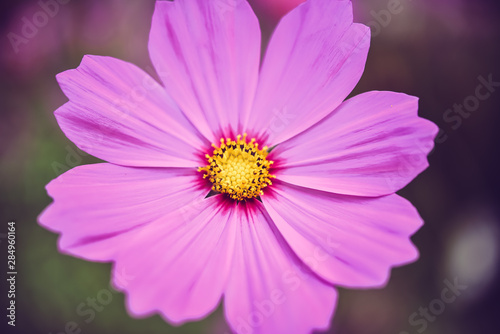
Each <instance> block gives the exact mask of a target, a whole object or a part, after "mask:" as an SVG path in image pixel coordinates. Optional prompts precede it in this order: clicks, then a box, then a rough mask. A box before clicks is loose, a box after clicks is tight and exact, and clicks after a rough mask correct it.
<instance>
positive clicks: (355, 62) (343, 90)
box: [244, 0, 370, 145]
mask: <svg viewBox="0 0 500 334" xmlns="http://www.w3.org/2000/svg"><path fill="white" fill-rule="evenodd" d="M369 44H370V30H369V28H368V27H366V26H363V25H359V24H353V19H352V5H351V2H350V1H333V0H332V1H307V2H306V3H304V4H302V5H300V6H298V7H297V8H295V9H294V10H292V11H291V12H290V13H288V14H287V15H286V16H285V17H284V18H283V19H282V21H281V22H280V23H279V25H278V27H277V28H276V31H275V32H274V35H273V37H272V39H271V41H270V44H269V47H268V50H267V52H266V56H265V60H264V63H263V65H262V69H261V75H260V79H259V85H258V89H257V95H256V100H255V104H254V107H253V109H252V113H251V114H246V117H245V123H244V124H245V125H246V126H245V128H247V129H249V132H250V133H253V132H255V133H258V134H260V135H261V136H263V137H266V136H267V137H268V142H267V144H268V145H275V144H279V143H280V142H282V141H284V140H286V139H288V138H290V137H292V136H294V135H296V134H297V133H300V132H301V131H303V130H305V129H307V128H308V127H310V126H311V125H313V124H314V123H316V122H318V121H319V120H321V119H322V118H323V117H325V116H326V115H328V114H329V113H330V112H331V111H332V110H334V109H335V108H336V107H338V106H339V105H340V104H341V103H342V101H343V100H344V99H345V98H346V97H347V95H348V94H349V93H350V92H351V91H352V89H353V88H354V86H355V85H356V84H357V82H358V80H359V78H360V77H361V74H362V73H363V70H364V66H365V62H366V56H367V53H368V49H369Z"/></svg>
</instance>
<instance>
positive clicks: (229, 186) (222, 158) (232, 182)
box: [198, 133, 275, 201]
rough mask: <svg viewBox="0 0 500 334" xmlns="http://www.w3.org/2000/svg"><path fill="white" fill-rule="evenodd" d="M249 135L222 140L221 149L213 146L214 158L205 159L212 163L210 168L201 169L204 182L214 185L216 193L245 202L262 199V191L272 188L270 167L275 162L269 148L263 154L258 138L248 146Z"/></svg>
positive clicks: (209, 165) (263, 150)
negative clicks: (247, 138) (271, 159)
mask: <svg viewBox="0 0 500 334" xmlns="http://www.w3.org/2000/svg"><path fill="white" fill-rule="evenodd" d="M246 136H247V135H246V133H245V134H244V135H243V138H242V137H241V135H238V136H237V137H236V138H237V140H236V141H234V140H231V138H226V139H225V140H224V138H221V140H220V146H217V145H215V144H212V146H213V148H214V152H213V155H212V156H210V155H208V154H207V155H205V157H206V158H207V160H208V165H207V166H206V167H200V168H198V171H200V172H201V171H204V172H205V175H203V178H208V179H209V180H210V182H212V190H213V191H217V192H219V193H224V194H227V195H229V197H231V198H232V199H235V200H238V201H242V200H246V199H250V198H255V197H257V196H259V195H262V194H263V192H262V189H264V188H265V187H267V186H268V185H271V184H272V182H271V178H275V176H274V175H271V174H269V167H270V166H271V165H272V164H273V161H268V160H267V159H266V157H267V146H265V147H264V148H262V150H259V144H258V143H256V142H255V138H252V140H251V141H250V142H249V143H247V140H246Z"/></svg>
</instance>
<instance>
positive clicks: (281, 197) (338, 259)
mask: <svg viewBox="0 0 500 334" xmlns="http://www.w3.org/2000/svg"><path fill="white" fill-rule="evenodd" d="M262 199H263V201H264V206H265V207H266V210H267V212H268V213H269V215H270V216H271V218H272V219H273V221H274V223H275V224H276V226H277V228H278V230H279V231H280V232H281V233H282V235H283V236H284V238H285V240H286V241H287V243H288V244H289V245H290V247H291V248H292V249H293V250H294V252H295V253H296V254H297V255H298V256H299V258H300V259H301V260H302V261H304V262H305V263H306V264H307V265H308V266H309V267H310V269H311V270H313V271H314V272H315V273H317V274H318V275H319V276H321V277H322V278H324V279H325V280H327V281H329V282H331V283H333V284H336V285H342V286H346V287H374V286H382V285H385V283H386V282H387V280H388V278H389V274H390V272H389V271H390V269H391V267H394V266H399V265H402V264H406V263H409V262H412V261H414V260H415V259H416V258H417V257H418V252H417V250H416V249H415V247H414V246H413V244H412V243H411V241H410V240H409V236H410V235H412V234H413V233H414V232H415V231H416V230H417V229H418V228H419V227H420V226H421V225H422V220H421V218H420V217H419V215H418V213H417V211H416V210H415V208H414V207H413V206H412V205H411V204H410V203H409V202H408V201H406V200H405V199H403V198H402V197H399V196H398V195H389V196H385V197H377V198H362V197H352V196H346V195H337V194H332V193H327V192H321V191H317V190H312V189H307V188H302V187H297V186H292V185H287V184H286V183H281V182H278V183H276V184H274V185H273V188H272V193H270V194H269V195H266V196H263V197H262Z"/></svg>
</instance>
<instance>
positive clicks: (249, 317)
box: [224, 205, 337, 334]
mask: <svg viewBox="0 0 500 334" xmlns="http://www.w3.org/2000/svg"><path fill="white" fill-rule="evenodd" d="M234 218H235V219H233V220H232V221H230V222H229V223H230V224H232V225H234V226H236V229H237V232H236V236H235V238H236V241H235V247H234V251H233V252H234V255H233V256H234V258H233V262H232V265H231V274H230V278H229V281H228V286H227V289H226V293H225V299H224V306H225V307H224V310H225V313H226V318H227V319H228V322H229V324H230V326H231V327H232V329H233V330H234V331H235V332H236V333H238V334H290V333H310V332H312V330H313V329H326V328H328V326H329V323H330V318H331V316H332V312H333V309H334V306H335V303H336V299H337V293H336V291H335V290H334V288H333V287H331V286H329V285H326V284H325V283H323V282H322V281H320V280H319V279H318V278H317V277H316V276H315V275H313V274H311V273H310V271H302V270H301V269H299V266H300V262H299V261H297V258H296V256H295V255H294V254H293V252H292V251H291V249H290V248H289V247H288V246H287V245H286V243H285V242H284V240H283V238H282V237H281V235H280V233H279V232H278V231H277V230H276V227H275V226H274V225H273V223H272V221H271V219H270V218H269V216H268V215H267V214H266V213H265V212H264V210H263V208H262V207H261V206H260V205H259V207H254V208H251V207H245V206H244V205H240V206H239V208H238V211H237V213H236V217H234Z"/></svg>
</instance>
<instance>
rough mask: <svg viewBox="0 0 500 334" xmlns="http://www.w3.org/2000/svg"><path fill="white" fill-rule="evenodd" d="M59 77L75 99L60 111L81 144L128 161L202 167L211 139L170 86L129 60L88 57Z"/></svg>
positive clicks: (65, 125) (63, 124)
mask: <svg viewBox="0 0 500 334" xmlns="http://www.w3.org/2000/svg"><path fill="white" fill-rule="evenodd" d="M57 80H58V81H59V84H60V85H61V88H62V90H63V91H64V93H65V94H66V96H67V97H68V98H69V100H70V101H69V102H68V103H66V104H65V105H63V106H62V107H60V108H59V109H58V110H56V112H55V115H56V118H57V121H58V122H59V125H60V127H61V129H62V130H63V131H64V133H65V134H66V136H67V137H68V138H69V139H70V140H71V141H73V142H74V143H75V144H76V145H77V146H78V147H79V148H80V149H82V150H84V151H86V152H88V153H90V154H92V155H94V156H96V157H98V158H101V159H103V160H106V161H109V162H113V163H116V164H121V165H128V166H146V167H196V166H198V165H199V164H200V161H199V158H198V157H197V154H199V152H198V150H199V148H200V147H203V146H206V145H207V143H208V142H207V140H206V139H205V138H203V137H202V136H201V134H199V132H198V131H197V130H196V129H195V128H194V127H193V126H192V125H191V124H190V122H189V121H188V120H187V119H186V118H185V116H184V115H183V114H182V112H181V111H180V110H179V108H178V107H177V106H176V104H175V103H174V102H173V101H172V100H171V98H170V97H169V96H168V95H167V93H166V92H165V90H164V88H163V87H161V86H160V85H159V84H158V83H157V82H155V81H154V80H153V79H152V78H151V77H150V76H149V75H148V74H146V73H145V72H143V71H142V70H140V69H138V68H137V67H135V66H134V65H132V64H129V63H127V62H124V61H121V60H118V59H114V58H110V57H100V56H85V57H84V58H83V60H82V63H81V64H80V66H79V67H78V68H77V69H74V70H69V71H66V72H63V73H60V74H59V75H58V76H57Z"/></svg>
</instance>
